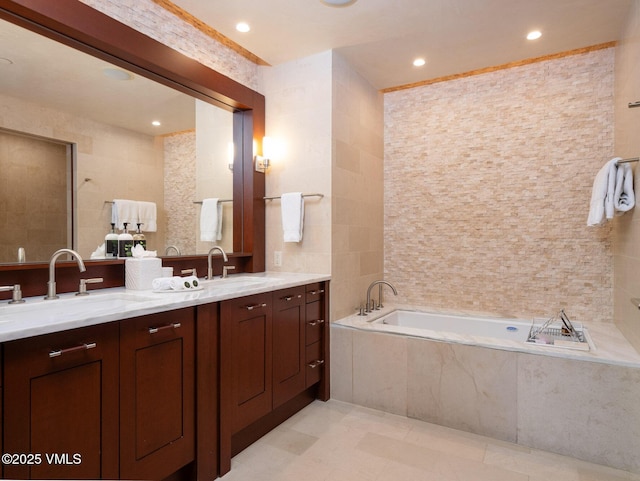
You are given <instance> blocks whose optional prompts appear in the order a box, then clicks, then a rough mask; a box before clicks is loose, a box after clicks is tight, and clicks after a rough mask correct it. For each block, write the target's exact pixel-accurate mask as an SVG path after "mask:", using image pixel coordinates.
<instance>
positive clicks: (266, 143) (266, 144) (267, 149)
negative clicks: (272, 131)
mask: <svg viewBox="0 0 640 481" xmlns="http://www.w3.org/2000/svg"><path fill="white" fill-rule="evenodd" d="M272 153H273V142H272V139H271V137H263V139H262V155H256V156H255V169H256V172H262V173H265V172H266V171H267V169H268V168H269V164H270V163H271V160H270V159H271V157H270V156H271V154H272Z"/></svg>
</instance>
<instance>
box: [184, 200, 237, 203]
mask: <svg viewBox="0 0 640 481" xmlns="http://www.w3.org/2000/svg"><path fill="white" fill-rule="evenodd" d="M218 202H233V199H221V200H219V201H218ZM193 203H194V204H202V201H201V200H194V201H193Z"/></svg>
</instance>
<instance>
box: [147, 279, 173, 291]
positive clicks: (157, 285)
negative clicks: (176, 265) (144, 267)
mask: <svg viewBox="0 0 640 481" xmlns="http://www.w3.org/2000/svg"><path fill="white" fill-rule="evenodd" d="M171 279H173V277H157V278H155V279H154V280H152V281H151V288H152V289H153V290H154V291H169V290H171Z"/></svg>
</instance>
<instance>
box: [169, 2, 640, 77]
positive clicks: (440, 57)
mask: <svg viewBox="0 0 640 481" xmlns="http://www.w3.org/2000/svg"><path fill="white" fill-rule="evenodd" d="M634 1H639V0H358V1H356V2H355V3H354V4H352V5H350V6H346V7H339V8H336V7H330V6H327V5H325V4H324V3H322V2H321V1H320V0H231V1H230V0H172V2H173V3H174V4H175V5H177V6H178V7H180V8H182V9H183V10H185V11H186V12H188V13H189V14H191V15H193V16H195V17H197V18H198V19H200V20H202V21H203V22H204V23H206V24H208V25H209V26H210V27H212V28H213V29H215V30H217V31H218V32H220V33H222V34H223V35H225V36H227V37H228V38H230V39H231V40H233V41H235V42H236V43H238V44H239V45H241V46H242V47H244V48H245V49H247V50H249V51H250V52H252V53H253V54H255V55H257V56H258V57H260V58H261V59H263V60H264V61H266V62H267V63H269V64H270V65H279V64H282V63H285V62H288V61H291V60H295V59H298V58H302V57H306V56H309V55H312V54H315V53H319V52H322V51H325V50H329V49H335V50H337V51H338V52H340V53H341V54H342V55H343V56H345V57H346V58H347V59H348V60H349V62H350V63H351V64H352V65H353V66H354V67H355V68H356V69H357V70H358V71H359V72H360V73H361V74H362V75H363V76H364V77H365V78H367V79H368V80H369V82H370V83H371V84H372V85H373V86H374V87H376V88H379V89H385V88H392V87H398V86H402V85H407V84H411V83H416V82H421V81H425V80H429V79H434V78H440V77H444V76H449V75H454V74H459V73H464V72H469V71H473V70H477V69H482V68H486V67H495V66H498V65H503V64H506V63H509V62H514V61H520V60H526V59H531V58H536V57H541V56H545V55H550V54H555V53H560V52H566V51H569V50H574V49H578V48H582V47H589V46H593V45H598V44H602V43H606V42H611V41H614V40H617V39H618V38H619V35H620V34H621V31H622V26H623V25H624V21H625V18H626V14H627V12H628V11H629V8H630V6H631V4H632V2H634ZM240 21H245V22H247V23H248V24H249V25H250V26H251V31H250V32H248V33H239V32H237V31H236V30H235V25H236V23H238V22H240ZM531 30H540V31H541V32H542V34H543V35H542V37H541V38H540V39H538V40H536V41H529V40H526V38H525V37H526V34H527V33H528V32H529V31H531ZM418 56H421V57H424V58H425V59H426V61H427V63H426V65H425V66H423V67H420V68H417V67H414V66H413V65H412V61H413V59H414V58H415V57H418Z"/></svg>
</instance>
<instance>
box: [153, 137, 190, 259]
mask: <svg viewBox="0 0 640 481" xmlns="http://www.w3.org/2000/svg"><path fill="white" fill-rule="evenodd" d="M195 191H196V132H195V131H191V132H182V133H179V134H176V135H169V136H167V137H164V207H165V210H166V215H167V237H166V243H165V246H161V247H159V248H158V254H164V252H165V248H166V247H167V246H170V245H173V246H176V247H178V249H180V252H182V253H183V254H194V253H195V252H196V236H195V226H196V223H197V221H198V219H197V214H198V212H199V209H196V208H195V207H193V208H187V209H185V200H187V202H189V201H191V199H194V200H195V194H194V193H195ZM191 202H192V201H191ZM189 207H191V206H189ZM171 254H172V255H173V254H175V252H174V251H171Z"/></svg>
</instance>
